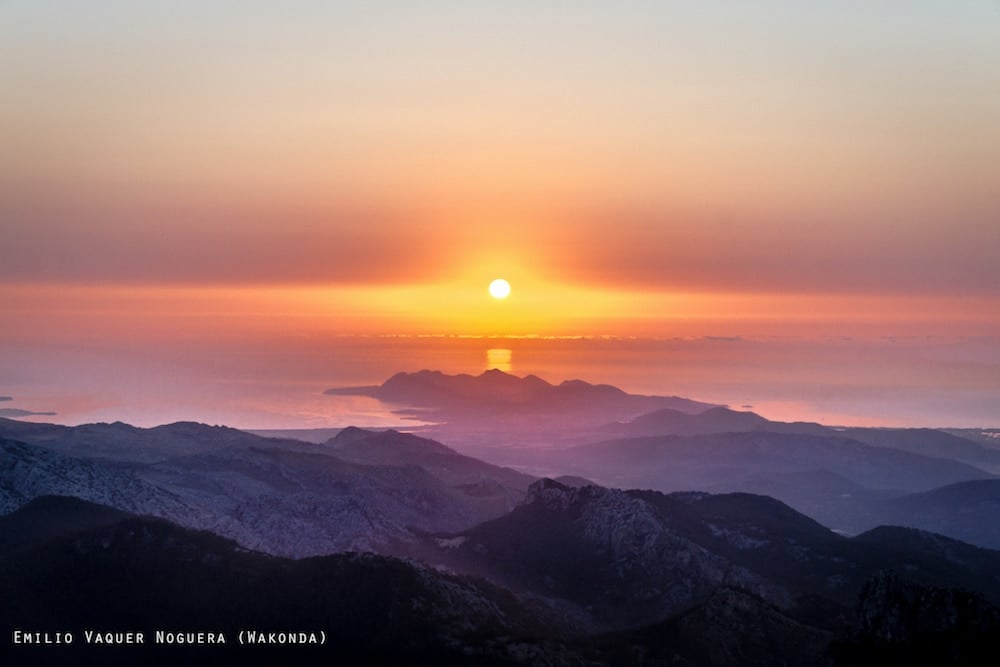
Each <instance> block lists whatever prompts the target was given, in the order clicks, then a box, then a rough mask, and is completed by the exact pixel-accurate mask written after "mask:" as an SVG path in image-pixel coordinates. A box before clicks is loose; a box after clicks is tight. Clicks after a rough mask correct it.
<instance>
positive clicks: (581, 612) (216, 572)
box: [0, 480, 1000, 667]
mask: <svg viewBox="0 0 1000 667" xmlns="http://www.w3.org/2000/svg"><path fill="white" fill-rule="evenodd" d="M0 535H2V536H3V537H4V541H3V542H0V597H2V599H3V600H4V605H2V606H0V626H2V627H5V628H24V629H35V628H52V629H55V628H58V631H59V632H72V633H74V634H75V635H76V638H77V643H76V644H75V645H73V646H62V647H51V646H34V647H32V646H16V645H13V644H12V643H10V642H4V643H3V644H0V659H3V660H4V662H5V663H8V662H9V663H11V664H18V663H21V662H31V663H32V664H67V662H70V663H79V662H89V663H100V664H112V665H114V664H135V662H136V660H137V659H140V661H141V662H143V663H144V664H154V665H158V664H177V663H178V661H181V662H186V663H192V664H209V663H212V664H216V663H218V662H232V661H238V662H241V663H245V664H251V665H254V664H273V663H274V662H275V661H288V660H294V661H295V663H296V664H321V663H322V664H330V663H331V662H335V663H337V664H372V663H376V662H377V663H379V664H388V663H393V664H442V665H449V664H456V665H457V664H483V665H509V664H522V665H536V664H548V665H555V666H559V665H566V666H569V665H574V666H580V667H583V666H584V665H588V666H590V667H598V666H600V665H633V664H634V665H639V664H641V665H659V664H664V665H668V664H671V665H673V664H712V665H717V664H719V665H744V664H745V665H772V664H796V665H819V664H826V663H825V661H826V660H827V657H828V656H829V655H832V656H834V657H836V658H837V659H838V660H841V662H842V664H853V663H851V662H850V659H851V658H856V659H857V660H867V659H869V658H870V657H872V656H876V657H877V656H884V655H886V653H885V651H889V655H897V654H900V652H902V654H905V655H910V653H907V651H910V650H911V649H913V648H914V647H919V646H921V645H922V644H921V642H922V641H923V640H922V639H921V638H922V637H923V636H924V635H927V636H932V637H936V638H937V640H939V643H938V646H939V649H941V650H944V651H945V653H940V652H938V653H932V654H930V655H933V656H935V657H940V656H945V657H949V656H954V655H958V656H959V657H961V656H962V655H965V654H964V653H961V652H960V653H958V654H955V653H954V651H956V650H958V651H961V641H964V640H967V641H970V642H973V643H974V644H975V645H976V646H980V644H979V643H977V642H981V641H982V639H983V638H984V637H986V636H988V633H987V632H986V631H992V630H993V629H994V628H995V627H996V626H995V620H996V610H995V608H994V607H993V604H995V602H996V600H997V599H1000V552H994V551H989V550H984V549H977V548H975V547H972V546H969V545H965V544H962V543H960V542H957V541H954V540H949V539H947V538H943V537H941V536H938V535H933V534H930V533H926V532H922V531H914V530H904V529H898V528H890V527H886V528H880V529H878V530H874V531H871V532H869V533H866V534H865V535H863V536H860V537H858V538H854V539H847V538H844V537H841V536H838V535H836V534H834V533H832V532H831V531H828V530H826V529H825V528H823V527H822V526H820V525H819V524H817V523H816V522H815V521H812V520H811V519H809V518H807V517H805V516H803V515H801V514H798V513H797V512H794V511H793V510H791V509H790V508H788V507H786V506H784V505H783V504H781V503H779V502H777V501H775V500H773V499H771V498H766V497H759V496H752V495H748V494H727V495H710V494H704V493H675V494H669V495H666V494H661V493H656V492H651V491H629V492H624V491H615V490H610V489H601V488H596V487H586V488H577V489H571V488H569V487H566V486H563V485H560V484H558V483H556V482H553V481H551V480H541V481H539V482H537V483H535V484H534V485H532V487H531V490H530V493H529V495H528V497H527V499H526V501H525V502H524V503H523V504H522V505H521V506H519V507H518V509H517V510H515V511H514V512H512V513H510V514H509V515H506V516H504V517H501V518H499V519H496V520H493V521H490V522H486V523H484V524H481V525H479V526H477V527H475V528H472V529H470V530H468V531H465V532H464V533H461V534H452V535H444V536H441V535H439V536H428V537H427V541H426V543H425V546H424V547H423V548H424V550H425V556H431V557H432V561H433V562H437V563H443V564H446V565H447V566H448V568H449V569H450V570H452V571H459V572H462V571H465V572H472V571H478V572H480V573H481V574H486V575H488V576H489V577H490V578H491V579H492V580H493V582H494V583H490V582H489V581H485V580H483V579H480V578H470V577H469V576H467V575H463V574H454V573H446V572H443V571H442V570H441V569H440V568H436V567H428V566H426V565H422V564H419V563H416V562H413V561H401V560H396V559H393V558H389V557H382V556H375V555H371V554H368V555H364V554H340V555H334V556H324V557H313V558H307V559H303V560H297V561H293V560H287V559H283V558H276V557H273V556H267V555H265V554H262V553H258V552H253V551H248V550H246V549H244V548H242V547H240V546H239V545H237V544H236V543H235V542H232V541H229V540H226V539H223V538H220V537H218V536H216V535H213V534H211V533H207V532H201V531H193V530H189V529H184V528H181V527H179V526H176V525H174V524H171V523H169V522H166V521H163V520H160V519H153V518H143V517H135V516H131V515H126V514H123V513H121V512H118V511H116V510H113V509H110V508H107V507H101V506H97V505H93V504H90V503H86V502H83V501H80V500H77V499H72V498H51V497H45V498H39V499H36V500H34V501H32V502H31V503H28V504H27V505H25V506H24V507H22V508H21V509H19V510H18V511H16V512H14V513H12V514H9V515H7V516H3V517H0ZM889 567H894V568H898V569H899V570H900V571H903V572H905V573H906V577H905V579H903V578H902V577H896V576H895V575H885V574H883V573H884V571H885V570H886V569H887V568H889ZM887 576H888V577H890V579H889V580H888V581H889V583H888V584H886V583H885V581H886V577H887ZM880 582H881V583H880ZM500 584H503V586H502V585H500ZM504 586H510V587H511V590H506V589H505V588H504ZM961 589H965V591H968V592H963V591H962V590H961ZM859 596H860V597H859ZM858 600H860V605H859V606H858V611H857V613H855V612H853V611H852V609H853V607H854V605H855V604H856V603H857V602H858ZM95 601H97V602H96V603H95ZM609 628H616V629H617V630H616V631H615V632H613V633H610V634H609V633H606V632H602V629H603V630H607V629H609ZM844 628H850V630H849V631H847V632H845V630H844ZM85 629H100V630H102V631H127V630H131V631H143V632H145V633H146V635H147V637H149V641H150V643H151V642H152V637H153V633H154V631H155V630H157V629H166V630H175V631H176V630H179V631H182V632H184V631H202V632H212V633H223V634H224V635H225V636H226V639H227V642H228V643H227V646H225V647H220V646H155V645H147V646H142V647H136V646H131V647H100V646H86V645H83V642H82V637H83V631H84V630H85ZM248 629H250V630H260V631H263V632H306V633H310V632H319V631H321V630H322V631H323V632H325V633H326V634H327V644H326V645H325V646H289V645H283V646H274V647H239V646H238V645H236V635H237V634H238V632H239V631H240V630H248ZM831 639H833V642H832V644H831V643H830V642H831ZM914 642H915V643H914ZM941 647H944V648H941ZM857 664H873V663H870V662H869V663H865V662H858V663H857ZM915 664H919V662H918V663H915ZM942 664H950V663H948V662H945V663H942Z"/></svg>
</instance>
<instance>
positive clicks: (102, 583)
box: [0, 507, 565, 665]
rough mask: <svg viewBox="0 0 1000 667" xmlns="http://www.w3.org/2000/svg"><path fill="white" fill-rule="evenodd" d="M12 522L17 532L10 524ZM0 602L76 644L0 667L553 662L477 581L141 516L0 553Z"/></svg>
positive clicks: (17, 623)
mask: <svg viewBox="0 0 1000 667" xmlns="http://www.w3.org/2000/svg"><path fill="white" fill-rule="evenodd" d="M92 511H93V512H99V511H100V510H98V509H95V510H92ZM31 512H35V513H36V514H37V507H35V508H29V509H27V510H26V513H31ZM13 522H14V524H15V525H18V526H20V527H22V528H23V527H24V526H27V525H29V522H28V521H26V520H25V517H21V516H15V517H13ZM10 525H11V522H8V527H10ZM18 539H21V538H20V537H18ZM0 597H2V599H3V600H4V604H3V605H2V606H0V626H2V627H5V628H11V627H16V628H27V629H47V630H49V631H55V629H58V630H59V632H62V633H65V632H72V633H74V635H75V639H76V641H75V642H74V644H73V645H72V646H61V647H52V646H20V645H12V644H11V643H9V642H4V643H3V644H2V645H0V657H5V658H6V660H7V661H10V662H12V663H24V662H29V661H30V662H32V663H33V664H60V663H62V664H66V663H67V662H73V663H78V662H81V661H86V662H89V663H94V664H96V663H100V664H136V663H137V662H143V663H145V664H177V663H178V661H184V662H193V663H194V664H209V663H213V664H214V663H218V662H229V661H230V660H234V659H235V660H238V661H239V662H241V663H244V664H273V663H274V661H275V660H277V659H279V658H282V659H284V660H292V661H293V662H295V663H296V664H330V663H331V662H335V663H338V664H344V662H345V661H346V662H347V663H354V662H355V661H364V662H366V663H369V662H372V661H378V662H381V663H383V664H389V663H399V662H400V661H404V662H407V663H414V662H415V663H418V664H419V663H426V664H432V663H433V664H445V665H450V664H468V662H469V661H470V660H471V661H475V662H480V663H482V664H516V663H523V664H538V663H539V662H546V661H548V662H554V659H553V657H552V656H547V655H546V653H547V649H546V647H544V646H543V645H542V644H541V643H540V642H537V641H536V640H535V638H536V637H537V636H538V635H539V634H540V633H541V631H542V628H541V626H540V625H539V624H538V623H537V621H536V620H535V619H534V617H533V616H532V615H531V614H530V613H529V612H528V611H527V610H526V609H524V608H523V606H522V605H520V604H519V603H518V602H517V600H516V599H515V598H514V597H513V596H511V595H510V594H508V593H506V592H505V591H503V590H501V589H498V588H496V587H493V586H490V585H489V584H486V583H484V582H477V581H473V580H469V579H465V578H461V577H456V576H451V575H446V574H442V573H439V572H435V571H433V570H430V569H428V568H426V567H423V566H420V565H417V564H413V563H405V562H403V561H398V560H394V559H390V558H384V557H378V556H372V555H354V554H352V555H341V556H327V557H322V558H312V559H306V560H300V561H289V560H284V559H279V558H272V557H269V556H265V555H263V554H259V553H254V552H248V551H246V550H243V549H240V548H238V547H237V545H236V544H235V543H233V542H230V541H227V540H223V539H221V538H218V537H216V536H214V535H211V534H208V533H202V532H195V531H190V530H186V529H183V528H180V527H178V526H176V525H173V524H170V523H168V522H164V521H159V520H153V519H147V518H135V517H130V518H125V519H122V520H119V521H117V522H114V523H112V524H110V525H103V526H99V527H85V528H84V529H83V530H68V531H67V532H66V534H64V535H62V536H55V535H54V536H52V539H49V540H47V541H45V542H44V543H43V544H40V545H38V546H36V547H35V548H34V549H32V550H30V551H29V552H28V553H24V554H21V555H14V556H11V555H5V556H2V557H0ZM96 601H99V604H95V602H96ZM152 601H155V603H151V602H152ZM88 628H89V629H98V630H101V631H104V630H130V631H140V632H144V633H145V635H146V638H147V640H146V642H145V643H144V645H142V646H126V647H101V646H93V645H91V646H88V645H85V640H84V630H86V629H88ZM158 629H163V630H168V631H180V632H181V633H187V632H194V631H200V632H208V633H212V634H213V635H222V636H223V637H224V639H225V642H226V645H225V646H200V645H195V646H189V647H185V646H174V645H170V646H156V645H154V644H153V639H154V631H155V630H158ZM241 630H254V631H261V632H264V633H268V632H279V633H288V632H293V633H296V634H297V633H306V634H312V633H315V634H316V635H317V636H318V635H319V634H320V633H321V632H322V633H324V637H325V639H326V644H325V645H318V646H311V645H302V646H290V645H280V646H275V647H273V648H269V647H266V646H261V647H252V648H247V647H240V646H238V644H237V636H238V634H239V632H240V631H241ZM3 653H6V656H3V655H2V654H3ZM555 658H558V651H556V652H555ZM555 664H565V663H560V662H556V663H555Z"/></svg>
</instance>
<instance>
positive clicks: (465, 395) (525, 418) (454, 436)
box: [327, 369, 712, 451]
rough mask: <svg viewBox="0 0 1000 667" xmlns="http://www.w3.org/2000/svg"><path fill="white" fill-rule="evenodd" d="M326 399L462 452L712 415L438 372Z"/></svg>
mask: <svg viewBox="0 0 1000 667" xmlns="http://www.w3.org/2000/svg"><path fill="white" fill-rule="evenodd" d="M327 393H328V394H338V395H344V394H346V395H364V396H372V397H374V398H377V399H379V400H380V401H384V402H387V403H392V404H396V405H399V406H401V408H400V409H399V410H398V412H400V413H401V414H410V415H413V416H417V417H419V418H421V419H424V420H430V421H433V422H435V423H436V425H435V426H433V427H422V430H424V431H425V432H427V433H429V434H432V435H433V437H435V439H438V440H441V441H443V442H448V443H454V444H455V445H456V446H458V445H460V446H461V447H462V449H463V450H465V451H468V450H470V449H477V448H482V447H487V446H496V445H501V446H511V445H515V446H518V445H525V444H538V443H540V442H544V443H545V444H546V445H548V446H551V445H553V444H558V443H560V442H563V441H566V442H573V443H576V442H580V441H581V438H585V437H586V433H587V431H589V430H590V429H592V428H594V427H597V426H599V425H602V424H605V423H607V422H612V421H620V420H624V419H631V418H633V417H635V416H638V415H640V414H643V413H645V412H649V411H651V410H656V409H659V408H672V409H675V410H680V411H682V412H699V411H701V410H705V409H707V408H709V407H712V406H711V405H710V404H707V403H699V402H697V401H692V400H690V399H685V398H678V397H666V396H640V395H634V394H628V393H625V392H624V391H622V390H621V389H618V388H616V387H612V386H610V385H595V384H590V383H587V382H583V381H582V380H568V381H566V382H563V383H561V384H558V385H553V384H550V383H549V382H546V381H545V380H542V379H541V378H539V377H536V376H534V375H529V376H527V377H523V378H520V377H517V376H514V375H510V374H508V373H504V372H503V371H499V370H495V369H494V370H489V371H486V372H484V373H482V374H481V375H478V376H472V375H446V374H444V373H441V372H439V371H428V370H423V371H419V372H417V373H397V374H396V375H394V376H392V377H391V378H389V379H388V380H386V381H385V382H384V383H383V384H382V385H379V386H377V387H347V388H340V389H330V390H328V391H327Z"/></svg>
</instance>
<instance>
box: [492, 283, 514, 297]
mask: <svg viewBox="0 0 1000 667" xmlns="http://www.w3.org/2000/svg"><path fill="white" fill-rule="evenodd" d="M490 296H492V297H493V298H494V299H506V298H507V297H508V296H510V283H509V282H507V281H506V280H504V279H503V278H497V279H496V280H494V281H493V282H491V283H490Z"/></svg>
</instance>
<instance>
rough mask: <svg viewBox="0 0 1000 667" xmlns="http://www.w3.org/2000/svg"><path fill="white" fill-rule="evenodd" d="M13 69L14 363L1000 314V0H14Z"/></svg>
mask: <svg viewBox="0 0 1000 667" xmlns="http://www.w3.org/2000/svg"><path fill="white" fill-rule="evenodd" d="M0 90H2V91H3V93H2V104H0V298H2V300H3V302H4V304H5V306H4V310H3V313H2V314H0V325H2V326H0V328H2V329H3V331H2V332H0V351H3V352H4V354H7V355H11V354H13V352H12V350H14V349H22V348H15V346H18V345H22V346H23V345H27V344H41V345H44V344H52V345H55V344H58V345H63V346H67V345H69V346H73V345H77V346H81V347H86V346H88V345H91V344H95V343H96V342H100V343H102V344H103V343H109V344H111V345H112V346H114V345H118V346H128V345H131V344H137V343H138V342H143V343H145V344H146V345H156V344H157V342H158V341H163V340H208V339H210V340H213V341H218V340H232V341H236V342H246V341H248V340H254V339H257V338H268V337H273V336H278V335H284V336H288V335H292V334H293V333H295V334H297V333H308V334H309V335H342V334H352V335H431V334H435V335H500V336H528V335H537V336H548V335H551V336H621V337H628V336H640V337H645V336H651V337H670V336H699V335H712V336H716V335H718V336H753V335H758V336H769V335H779V334H780V335H809V336H817V335H863V336H897V335H917V336H996V335H997V332H1000V221H998V220H997V217H998V215H1000V213H998V212H1000V131H998V129H997V123H996V119H997V118H1000V2H997V1H996V0H952V1H947V2H946V1H943V0H942V1H939V2H932V1H925V0H911V1H906V2H903V1H901V0H898V1H894V0H884V1H882V2H870V1H869V2H861V1H855V0H845V1H843V2H837V3H804V2H793V1H791V0H766V1H762V2H754V3H733V2H719V1H715V0H705V1H701V2H627V1H623V2H614V3H612V2H590V1H585V0H582V1H577V2H572V3H570V2H555V1H535V2H519V1H506V2H478V1H465V2H438V1H431V2H421V3H413V2H388V1H377V0H376V1H369V2H348V1H345V2H332V3H331V2H319V1H310V0H293V1H290V2H285V3H262V2H255V1H243V2H230V1H222V0H214V1H213V0H207V1H206V0H202V1H200V2H182V1H172V2H163V1H160V0H151V1H149V2H142V3H135V2H124V1H117V0H115V1H111V0H108V1H100V0H90V1H88V2H82V1H76V0H62V1H58V2H56V1H45V0H31V1H21V0H0ZM496 277H504V278H506V279H508V280H509V281H510V282H511V284H512V286H513V292H512V295H511V297H510V298H509V299H507V300H505V301H504V302H497V301H495V300H491V299H490V298H489V296H488V294H487V292H486V286H487V285H488V284H489V282H490V281H491V280H492V279H494V278H496ZM2 389H3V388H2V387H0V390H2ZM8 393H9V392H8Z"/></svg>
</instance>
